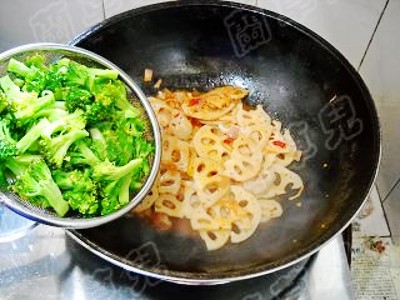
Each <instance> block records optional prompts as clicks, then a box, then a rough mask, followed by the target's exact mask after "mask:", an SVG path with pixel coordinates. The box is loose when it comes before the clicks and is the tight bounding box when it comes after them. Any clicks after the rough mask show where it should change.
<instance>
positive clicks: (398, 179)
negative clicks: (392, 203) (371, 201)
mask: <svg viewBox="0 0 400 300" xmlns="http://www.w3.org/2000/svg"><path fill="white" fill-rule="evenodd" d="M399 184H400V177H399V178H397V180H396V183H395V184H394V185H393V186H392V187H391V188H390V190H389V192H387V194H386V196H385V198H383V200H382V203H383V202H385V201H386V199H387V198H389V196H390V194H391V193H392V192H393V190H394V189H395V188H396V187H397V186H398V185H399Z"/></svg>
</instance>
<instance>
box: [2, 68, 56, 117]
mask: <svg viewBox="0 0 400 300" xmlns="http://www.w3.org/2000/svg"><path fill="white" fill-rule="evenodd" d="M0 86H1V87H2V89H3V90H4V92H5V95H6V97H7V99H8V104H9V105H10V107H11V108H12V111H13V112H14V116H15V118H16V119H18V120H22V121H21V122H22V123H23V124H24V123H29V121H30V118H34V115H35V113H37V112H38V111H40V110H42V109H44V108H45V107H48V106H51V105H53V104H54V102H55V99H54V94H53V93H52V92H51V91H44V92H43V93H42V96H41V97H40V98H38V94H37V93H36V92H23V91H21V90H20V88H19V87H18V86H17V85H16V84H15V83H14V82H13V81H12V80H11V78H10V77H9V76H8V75H6V76H3V77H2V78H0Z"/></svg>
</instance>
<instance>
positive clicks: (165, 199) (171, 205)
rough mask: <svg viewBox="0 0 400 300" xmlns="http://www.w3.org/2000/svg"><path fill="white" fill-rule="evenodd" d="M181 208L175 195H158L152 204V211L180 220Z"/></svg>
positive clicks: (180, 203) (180, 202)
mask: <svg viewBox="0 0 400 300" xmlns="http://www.w3.org/2000/svg"><path fill="white" fill-rule="evenodd" d="M182 206H183V205H182V201H179V200H178V199H177V196H176V195H172V194H160V195H159V196H158V199H157V200H156V202H155V203H154V210H155V211H156V212H159V213H165V214H167V215H168V216H170V217H176V218H182V217H183V210H182Z"/></svg>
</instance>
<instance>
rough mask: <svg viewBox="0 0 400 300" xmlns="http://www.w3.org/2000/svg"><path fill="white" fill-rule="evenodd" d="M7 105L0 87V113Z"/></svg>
mask: <svg viewBox="0 0 400 300" xmlns="http://www.w3.org/2000/svg"><path fill="white" fill-rule="evenodd" d="M7 107H8V101H7V97H6V94H4V92H3V91H2V90H1V89H0V115H1V113H2V112H3V111H5V110H6V109H7Z"/></svg>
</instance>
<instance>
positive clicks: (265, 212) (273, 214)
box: [258, 199, 283, 222]
mask: <svg viewBox="0 0 400 300" xmlns="http://www.w3.org/2000/svg"><path fill="white" fill-rule="evenodd" d="M258 203H259V204H260V207H261V215H262V216H261V222H268V221H269V220H271V219H275V218H279V217H280V216H282V213H283V209H282V205H281V204H280V203H279V202H278V201H276V200H269V199H258Z"/></svg>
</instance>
